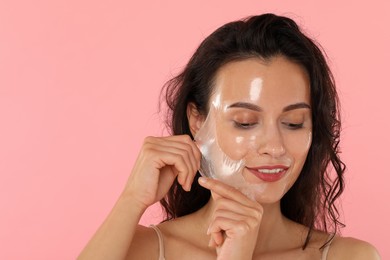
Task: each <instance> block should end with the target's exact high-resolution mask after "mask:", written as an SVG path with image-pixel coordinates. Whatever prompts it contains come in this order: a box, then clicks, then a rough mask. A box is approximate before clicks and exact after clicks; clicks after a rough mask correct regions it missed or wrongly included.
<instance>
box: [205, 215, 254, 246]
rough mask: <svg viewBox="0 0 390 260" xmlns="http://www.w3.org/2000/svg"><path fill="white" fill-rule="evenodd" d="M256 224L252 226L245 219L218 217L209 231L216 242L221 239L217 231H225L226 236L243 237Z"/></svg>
mask: <svg viewBox="0 0 390 260" xmlns="http://www.w3.org/2000/svg"><path fill="white" fill-rule="evenodd" d="M255 227H256V226H251V225H249V223H248V222H247V221H244V220H235V219H231V218H226V217H222V216H220V217H218V218H216V219H215V220H214V221H213V223H212V224H211V225H210V227H209V230H208V231H209V233H210V235H211V236H212V237H213V239H214V240H216V239H217V241H215V242H216V243H218V242H219V241H220V240H218V239H219V235H218V234H217V233H221V232H222V231H223V232H225V234H226V236H227V237H229V238H235V237H243V236H245V234H247V233H248V232H250V231H251V230H252V229H253V228H255Z"/></svg>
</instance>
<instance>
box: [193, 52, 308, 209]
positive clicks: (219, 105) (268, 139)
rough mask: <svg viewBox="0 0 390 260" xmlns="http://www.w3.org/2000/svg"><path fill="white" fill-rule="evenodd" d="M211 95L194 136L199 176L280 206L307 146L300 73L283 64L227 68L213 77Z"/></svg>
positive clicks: (278, 61)
mask: <svg viewBox="0 0 390 260" xmlns="http://www.w3.org/2000/svg"><path fill="white" fill-rule="evenodd" d="M214 91H215V92H214V93H213V95H212V96H211V100H210V102H209V106H210V108H209V112H208V115H207V117H206V119H205V121H204V122H203V125H202V127H201V128H200V129H199V130H198V132H197V133H196V135H195V142H196V144H197V145H198V147H199V149H200V151H201V153H202V160H201V167H200V173H201V174H202V175H203V176H206V177H210V178H214V179H217V180H220V181H221V182H223V183H225V184H228V185H230V186H232V187H235V188H237V189H238V190H240V191H241V192H242V193H243V194H245V195H246V196H247V197H249V198H250V199H253V200H257V201H259V202H261V203H272V202H275V201H277V200H280V199H281V198H282V197H283V195H284V194H285V193H286V192H287V191H288V189H289V188H291V186H292V185H293V184H294V182H295V180H296V179H297V178H298V176H299V174H300V171H301V170H302V167H303V164H304V162H305V160H306V156H307V153H308V150H309V148H310V145H311V141H312V140H311V138H312V134H311V131H312V128H311V127H312V126H311V113H310V106H309V105H306V104H310V96H309V93H310V92H309V83H308V80H307V76H306V74H305V72H304V70H303V69H302V68H301V67H300V66H299V65H296V64H294V63H291V62H289V61H288V60H285V59H283V58H275V59H273V60H272V61H271V62H269V63H267V64H265V63H263V62H262V61H261V60H256V59H249V60H245V61H237V62H232V63H229V64H227V65H225V66H224V67H222V68H221V70H220V71H219V73H218V74H217V77H216V81H215V87H214Z"/></svg>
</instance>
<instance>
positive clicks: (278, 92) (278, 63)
mask: <svg viewBox="0 0 390 260" xmlns="http://www.w3.org/2000/svg"><path fill="white" fill-rule="evenodd" d="M214 93H215V94H214V95H213V97H212V99H216V98H218V99H220V100H222V101H232V102H235V101H247V102H255V103H261V105H266V104H267V103H271V102H272V103H274V104H275V102H276V103H280V104H281V105H283V104H284V103H294V102H307V103H310V81H309V76H308V75H307V72H306V70H305V69H304V68H303V67H302V66H301V65H299V64H297V63H294V62H291V61H289V60H288V59H286V58H284V57H281V56H280V57H274V58H272V59H270V60H267V61H264V60H261V59H259V58H250V59H245V60H241V61H233V62H230V63H227V64H225V65H224V66H222V67H221V68H220V69H219V70H218V72H217V74H216V77H215V92H214Z"/></svg>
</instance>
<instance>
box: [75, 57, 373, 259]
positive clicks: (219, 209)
mask: <svg viewBox="0 0 390 260" xmlns="http://www.w3.org/2000/svg"><path fill="white" fill-rule="evenodd" d="M248 71H249V72H251V73H252V74H251V73H249V74H248V73H238V72H248ZM227 72H229V73H227ZM281 75H283V76H281ZM229 77H234V78H233V79H236V80H238V81H240V80H242V82H245V80H247V81H248V80H249V82H250V79H248V77H249V78H251V77H252V79H253V77H262V78H263V79H264V81H263V87H262V91H261V92H262V93H261V98H260V99H259V100H257V101H255V100H250V102H252V103H255V104H257V105H261V107H262V108H263V110H262V112H260V114H261V115H258V114H256V115H257V116H258V118H261V120H260V121H261V122H262V129H263V130H264V133H265V134H264V135H262V139H261V140H262V142H261V143H260V144H259V145H258V146H256V147H257V148H256V150H254V149H252V150H250V151H249V152H247V153H245V155H242V156H244V157H245V156H247V160H248V161H249V162H250V163H251V164H259V163H260V164H261V163H264V162H266V163H270V162H275V161H278V160H279V161H282V160H285V159H286V158H288V161H289V162H291V167H290V168H289V171H290V173H289V175H288V176H287V177H286V178H285V179H283V180H282V181H281V182H280V183H273V184H272V185H269V187H268V188H267V192H269V193H271V195H269V196H267V200H266V202H264V200H263V199H264V197H263V196H262V195H261V194H258V195H259V196H256V199H255V200H252V199H249V198H248V197H246V196H245V195H243V194H242V193H241V192H240V191H238V190H236V189H235V188H232V187H230V186H228V185H226V184H224V183H222V182H219V181H217V180H212V179H206V178H201V179H199V183H200V185H202V186H203V187H205V188H207V189H209V190H210V191H211V193H212V197H211V199H210V200H209V202H208V203H207V204H206V205H205V206H204V207H203V208H201V209H200V210H198V211H197V212H195V213H193V214H190V215H187V216H184V217H181V218H177V219H174V220H172V221H168V222H164V223H162V224H159V228H160V229H161V231H162V233H163V237H164V249H165V258H166V259H244V260H245V259H320V257H321V251H320V250H319V248H320V247H321V246H322V245H323V244H324V242H325V241H326V240H327V237H328V234H325V233H322V232H320V231H315V232H314V234H313V236H312V240H311V242H310V244H309V245H308V247H307V248H306V250H302V249H301V247H302V245H303V242H304V240H305V238H306V235H307V232H308V229H307V228H306V227H304V226H302V225H300V224H298V223H294V222H292V221H290V220H288V219H287V218H285V217H284V216H283V215H282V213H281V211H280V198H281V197H282V196H283V195H284V194H285V192H286V191H287V190H288V189H289V187H291V185H292V184H293V183H294V181H295V180H296V178H297V177H298V176H299V173H300V170H301V168H302V165H303V163H304V160H305V158H306V155H307V149H302V147H304V146H301V148H298V147H294V145H291V143H290V142H289V141H288V140H290V139H289V138H290V137H291V136H294V138H298V137H297V136H301V137H302V138H303V137H307V133H308V132H310V129H311V115H310V109H307V108H306V109H297V110H294V111H289V112H288V113H287V114H288V115H287V114H286V113H284V112H283V108H285V107H286V106H288V105H290V104H292V103H296V102H307V103H308V104H310V100H309V97H310V94H309V93H308V92H309V86H308V79H307V75H306V73H305V71H304V70H303V69H302V67H301V66H299V65H297V64H295V63H292V62H290V61H288V60H287V59H285V58H283V57H275V58H273V59H271V60H270V61H268V62H267V63H264V62H262V61H261V60H256V59H249V60H244V61H240V62H232V63H229V64H228V65H226V66H224V67H222V68H221V69H220V70H219V72H218V75H217V85H218V84H219V83H222V82H228V80H229ZM267 78H268V79H269V80H266V79H267ZM267 82H270V84H268V83H267ZM219 87H221V88H222V92H221V93H228V92H229V91H227V90H229V89H230V88H229V84H220V86H219ZM289 87H290V88H293V89H294V91H293V93H292V95H287V94H285V93H287V92H288V91H289V90H288V88H289ZM233 97H237V98H238V99H242V98H243V96H239V95H238V94H234V93H233ZM228 99H229V98H228ZM229 100H231V99H229ZM270 100H272V101H275V102H268V101H270ZM245 101H248V100H245ZM244 113H245V112H244ZM250 113H252V111H251V112H250ZM291 113H293V114H294V115H291ZM187 114H188V119H189V123H190V128H191V131H192V134H196V132H197V131H198V130H199V128H200V127H201V125H202V122H203V121H204V118H203V117H202V116H201V115H200V114H199V113H198V112H197V111H196V109H195V107H194V105H193V104H188V109H187ZM286 119H288V120H292V119H294V120H298V119H299V120H300V121H304V122H305V123H304V125H305V128H303V129H300V130H291V129H286V128H285V124H283V122H285V121H286ZM299 131H301V132H299ZM305 131H306V132H305ZM303 133H306V134H303ZM291 138H292V137H291ZM290 141H291V142H292V139H291V140H290ZM306 141H307V139H306ZM220 145H221V146H223V145H224V144H221V143H220ZM224 151H225V152H226V153H233V151H234V150H230V148H229V147H228V144H226V147H224ZM255 151H256V154H255ZM233 155H234V154H232V156H233ZM200 158H201V155H200V152H199V150H198V148H197V146H196V145H195V143H194V142H193V141H192V140H191V139H190V138H189V136H185V135H183V136H170V137H148V138H146V139H145V141H144V144H143V146H142V148H141V151H140V153H139V156H138V158H137V160H136V162H135V165H134V168H133V170H132V173H131V175H130V177H129V180H128V182H127V184H126V186H125V189H124V191H123V192H122V194H121V196H120V198H119V199H118V201H117V203H116V205H115V206H114V208H113V210H112V211H111V213H110V214H109V216H108V217H107V219H106V220H105V221H104V223H103V224H102V226H101V227H100V228H99V229H98V231H97V232H96V234H95V235H94V236H93V237H92V239H91V241H90V242H89V243H88V244H87V246H86V247H85V249H84V250H83V252H81V254H80V256H79V258H78V259H158V252H159V251H158V250H159V248H158V247H159V245H158V239H157V235H156V233H155V231H154V230H152V229H151V228H147V227H143V226H140V225H138V222H139V220H140V218H141V216H142V214H143V213H144V212H145V210H146V209H147V208H148V207H149V206H150V205H152V204H154V203H156V202H158V201H159V200H160V199H161V198H163V196H164V195H165V194H166V193H167V191H168V189H169V188H170V186H171V185H172V183H173V181H174V179H175V178H178V181H179V183H180V184H181V185H182V187H183V188H184V189H185V190H189V189H190V187H191V183H192V181H193V178H194V176H195V173H196V170H197V169H198V168H199V166H200ZM246 174H249V173H246ZM247 179H248V181H252V182H259V180H258V179H257V178H253V176H250V175H248V176H247ZM282 183H283V184H282ZM328 259H380V258H379V255H378V254H377V252H376V250H375V248H374V247H372V246H371V245H370V244H368V243H366V242H363V241H359V240H356V239H352V238H342V237H336V238H335V240H334V241H333V243H332V246H331V248H330V250H329V254H328Z"/></svg>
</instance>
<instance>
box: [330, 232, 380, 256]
mask: <svg viewBox="0 0 390 260" xmlns="http://www.w3.org/2000/svg"><path fill="white" fill-rule="evenodd" d="M328 259H330V260H332V259H335V260H336V259H354V260H359V259H362V260H363V259H364V260H371V259H372V260H376V259H381V258H380V256H379V253H378V251H377V249H376V248H375V247H374V246H373V245H371V244H370V243H368V242H366V241H362V240H359V239H356V238H351V237H339V236H337V237H335V238H334V240H333V242H332V245H331V247H330V250H329V255H328Z"/></svg>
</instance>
